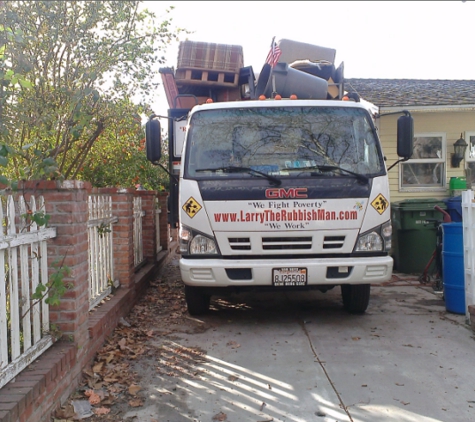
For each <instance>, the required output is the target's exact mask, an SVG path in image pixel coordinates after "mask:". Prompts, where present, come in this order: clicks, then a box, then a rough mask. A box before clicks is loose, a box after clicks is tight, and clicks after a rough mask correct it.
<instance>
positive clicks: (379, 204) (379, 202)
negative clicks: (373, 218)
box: [371, 194, 389, 214]
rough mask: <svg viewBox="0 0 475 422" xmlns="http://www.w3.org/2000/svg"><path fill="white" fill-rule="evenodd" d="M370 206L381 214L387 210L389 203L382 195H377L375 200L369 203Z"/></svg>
mask: <svg viewBox="0 0 475 422" xmlns="http://www.w3.org/2000/svg"><path fill="white" fill-rule="evenodd" d="M371 205H372V206H373V208H374V209H375V210H376V211H378V212H379V213H380V214H382V213H383V212H384V211H386V210H387V209H388V207H389V202H388V201H387V199H386V198H385V197H384V196H383V195H381V194H379V195H378V196H377V197H376V198H374V200H373V202H371Z"/></svg>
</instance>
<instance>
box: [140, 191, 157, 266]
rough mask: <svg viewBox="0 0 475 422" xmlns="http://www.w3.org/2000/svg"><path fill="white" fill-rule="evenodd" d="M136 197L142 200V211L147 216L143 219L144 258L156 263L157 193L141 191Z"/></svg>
mask: <svg viewBox="0 0 475 422" xmlns="http://www.w3.org/2000/svg"><path fill="white" fill-rule="evenodd" d="M135 195H137V196H140V197H141V198H142V210H143V211H145V215H144V217H143V218H142V238H143V256H144V259H146V260H147V261H148V262H150V263H152V264H153V263H155V261H156V257H157V253H156V251H157V236H156V218H155V210H156V202H155V199H156V198H157V192H156V191H151V190H141V191H140V190H139V191H137V192H135Z"/></svg>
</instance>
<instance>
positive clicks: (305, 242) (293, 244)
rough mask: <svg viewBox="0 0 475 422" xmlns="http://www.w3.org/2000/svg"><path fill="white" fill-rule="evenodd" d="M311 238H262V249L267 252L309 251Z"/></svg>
mask: <svg viewBox="0 0 475 422" xmlns="http://www.w3.org/2000/svg"><path fill="white" fill-rule="evenodd" d="M311 248H312V238H311V237H310V236H308V237H263V238H262V249H264V250H265V251H268V250H275V249H280V250H295V249H311Z"/></svg>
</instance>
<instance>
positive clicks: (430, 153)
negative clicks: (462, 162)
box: [399, 133, 475, 192]
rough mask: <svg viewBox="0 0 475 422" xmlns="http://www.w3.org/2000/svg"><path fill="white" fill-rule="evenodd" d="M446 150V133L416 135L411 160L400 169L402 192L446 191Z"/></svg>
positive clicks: (402, 164)
mask: <svg viewBox="0 0 475 422" xmlns="http://www.w3.org/2000/svg"><path fill="white" fill-rule="evenodd" d="M445 149H446V136H445V133H419V134H416V135H415V136H414V148H413V153H412V156H411V158H410V159H409V160H408V161H406V162H403V163H401V166H400V167H399V181H400V182H399V183H400V184H399V188H400V190H401V191H405V192H411V191H412V192H416V191H427V190H441V191H442V190H445V189H446V187H445V185H446V182H445ZM474 158H475V157H474Z"/></svg>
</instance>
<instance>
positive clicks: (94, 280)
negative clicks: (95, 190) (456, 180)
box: [87, 195, 118, 310]
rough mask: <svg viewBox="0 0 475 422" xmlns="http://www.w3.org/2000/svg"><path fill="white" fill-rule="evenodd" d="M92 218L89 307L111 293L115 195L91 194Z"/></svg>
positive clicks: (90, 230)
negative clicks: (113, 199) (113, 201)
mask: <svg viewBox="0 0 475 422" xmlns="http://www.w3.org/2000/svg"><path fill="white" fill-rule="evenodd" d="M88 208H89V219H88V222H87V226H88V241H89V310H91V309H93V308H95V307H96V306H97V305H98V304H99V303H100V302H101V301H102V300H103V299H104V298H105V297H106V296H108V295H109V294H110V293H111V290H112V286H115V287H117V286H118V282H117V281H116V280H114V253H113V232H112V231H113V223H116V222H117V217H115V216H113V215H112V197H111V196H109V195H90V196H89V198H88Z"/></svg>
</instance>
